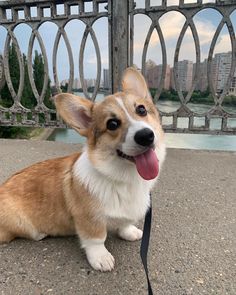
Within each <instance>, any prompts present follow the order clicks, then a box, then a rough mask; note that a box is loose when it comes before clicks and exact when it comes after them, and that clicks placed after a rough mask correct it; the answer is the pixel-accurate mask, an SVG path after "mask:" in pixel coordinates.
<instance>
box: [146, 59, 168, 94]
mask: <svg viewBox="0 0 236 295" xmlns="http://www.w3.org/2000/svg"><path fill="white" fill-rule="evenodd" d="M145 76H146V81H147V83H148V87H149V88H158V87H159V84H160V80H161V77H162V65H156V64H155V63H154V62H153V61H152V60H149V61H147V63H146V75H145ZM170 77H171V71H170V66H169V65H167V66H166V71H165V73H164V84H163V88H164V89H166V90H169V89H170Z"/></svg>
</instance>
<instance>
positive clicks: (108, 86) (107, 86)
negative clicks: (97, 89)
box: [103, 69, 110, 89]
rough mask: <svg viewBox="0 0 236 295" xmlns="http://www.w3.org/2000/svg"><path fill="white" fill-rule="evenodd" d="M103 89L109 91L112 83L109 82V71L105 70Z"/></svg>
mask: <svg viewBox="0 0 236 295" xmlns="http://www.w3.org/2000/svg"><path fill="white" fill-rule="evenodd" d="M103 88H105V89H109V88H110V82H109V70H108V69H103Z"/></svg>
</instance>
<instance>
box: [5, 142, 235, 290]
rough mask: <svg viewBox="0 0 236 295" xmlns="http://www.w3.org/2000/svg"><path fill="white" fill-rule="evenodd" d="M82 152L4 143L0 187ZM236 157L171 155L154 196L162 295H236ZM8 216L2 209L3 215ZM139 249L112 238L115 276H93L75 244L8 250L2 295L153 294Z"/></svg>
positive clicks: (154, 258)
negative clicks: (44, 163) (30, 169)
mask: <svg viewBox="0 0 236 295" xmlns="http://www.w3.org/2000/svg"><path fill="white" fill-rule="evenodd" d="M77 149H78V146H76V145H70V144H61V143H54V142H37V141H16V140H12V141H11V140H0V181H1V182H2V181H3V180H4V179H6V178H7V177H8V176H9V175H10V174H11V173H13V172H15V171H17V170H19V169H21V168H23V167H25V166H27V165H29V164H31V163H34V162H37V161H39V160H43V159H47V158H50V157H56V156H61V155H65V154H69V153H71V152H74V151H76V150H77ZM235 174H236V153H224V152H206V151H190V150H174V149H172V150H168V156H167V160H166V163H165V166H164V169H163V171H162V174H161V177H160V181H159V184H158V185H157V187H156V189H155V191H154V193H153V207H154V216H153V230H152V235H151V248H150V252H149V258H150V261H149V266H150V275H151V281H152V285H153V289H154V294H157V295H188V294H193V295H198V294H199V295H204V294H212V295H227V294H228V295H235V294H236V178H235ZM0 210H1V208H0ZM139 245H140V243H139V242H135V243H129V242H124V241H121V240H119V239H117V238H116V237H109V239H108V241H107V247H108V248H109V249H110V251H111V252H112V253H113V254H114V256H115V259H116V268H115V270H114V271H113V272H111V273H99V272H96V271H93V270H92V269H91V268H90V267H89V265H88V264H87V262H86V259H85V255H84V254H83V252H82V251H81V250H80V249H79V245H78V241H77V239H76V238H75V237H70V238H54V239H53V238H48V239H45V240H43V241H41V242H32V241H27V240H20V239H19V240H15V241H13V242H12V243H10V244H8V245H3V246H0V294H7V295H9V294H12V295H18V294H23V295H28V294H35V295H39V294H53V295H54V294H55V295H60V294H63V295H70V294H81V295H84V294H85V295H95V294H97V295H104V294H109V295H113V294H122V295H123V294H124V295H129V294H134V295H136V294H142V295H143V294H144V295H146V294H147V291H146V281H145V277H144V272H143V269H142V266H141V263H140V258H139Z"/></svg>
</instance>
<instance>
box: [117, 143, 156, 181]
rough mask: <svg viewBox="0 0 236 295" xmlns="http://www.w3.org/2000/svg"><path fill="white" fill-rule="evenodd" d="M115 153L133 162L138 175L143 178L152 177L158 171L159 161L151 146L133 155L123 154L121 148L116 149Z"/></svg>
mask: <svg viewBox="0 0 236 295" xmlns="http://www.w3.org/2000/svg"><path fill="white" fill-rule="evenodd" d="M117 155H118V156H119V157H121V158H123V159H126V160H129V161H131V162H133V163H135V165H136V169H137V171H138V173H139V175H140V176H141V177H142V178H144V179H145V180H151V179H154V178H156V177H157V175H158V173H159V161H158V159H157V155H156V153H155V151H154V150H153V149H152V148H150V149H148V150H147V151H145V152H143V153H142V154H139V155H136V156H134V157H132V156H128V155H126V154H124V153H123V152H122V151H121V150H117Z"/></svg>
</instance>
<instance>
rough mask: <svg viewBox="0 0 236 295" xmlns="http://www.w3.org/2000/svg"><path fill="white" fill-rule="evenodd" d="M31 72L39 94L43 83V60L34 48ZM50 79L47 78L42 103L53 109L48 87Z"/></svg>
mask: <svg viewBox="0 0 236 295" xmlns="http://www.w3.org/2000/svg"><path fill="white" fill-rule="evenodd" d="M33 73H34V81H35V86H36V88H37V90H38V93H39V95H40V94H41V93H42V90H43V84H44V75H45V73H44V61H43V56H42V54H39V53H38V51H37V50H35V56H34V63H33ZM50 84H51V81H50V79H49V80H48V86H47V90H46V93H45V97H44V104H45V105H46V106H47V107H48V108H50V109H55V106H54V104H53V103H52V101H51V100H50V97H51V87H50Z"/></svg>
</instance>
